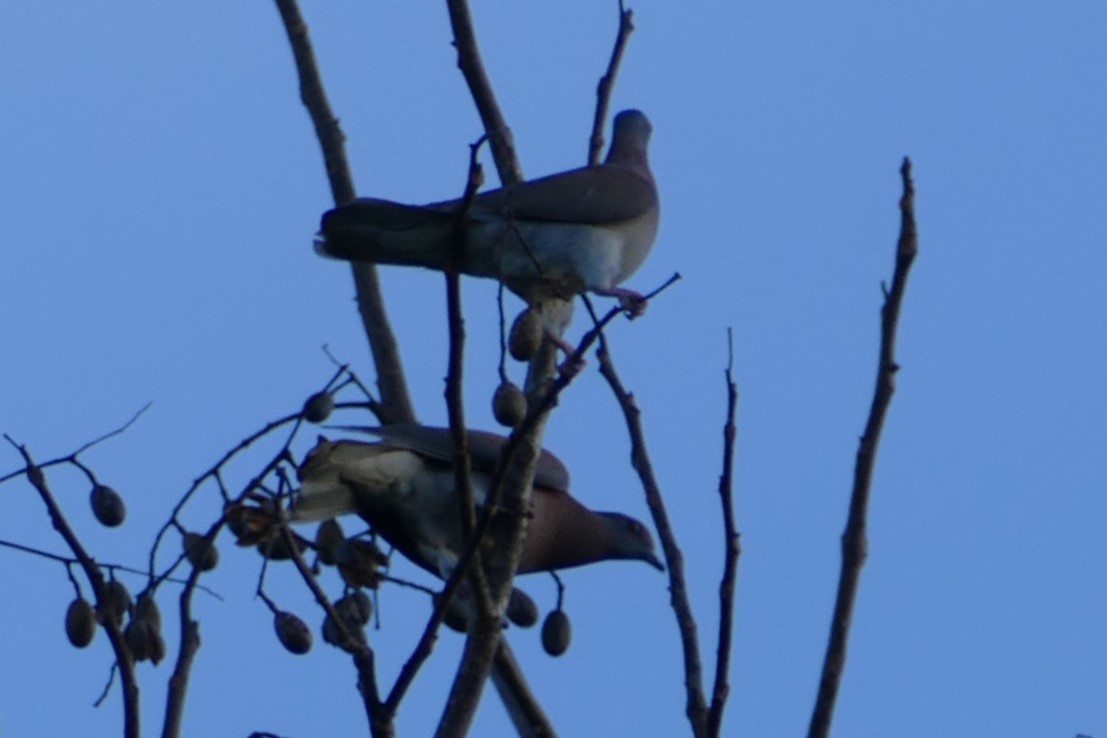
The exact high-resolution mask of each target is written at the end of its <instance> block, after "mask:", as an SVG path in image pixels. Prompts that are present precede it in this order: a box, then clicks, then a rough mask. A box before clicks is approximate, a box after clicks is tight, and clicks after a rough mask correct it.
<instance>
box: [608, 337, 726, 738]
mask: <svg viewBox="0 0 1107 738" xmlns="http://www.w3.org/2000/svg"><path fill="white" fill-rule="evenodd" d="M599 340H600V348H599V350H598V351H597V354H598V355H599V362H600V374H601V375H602V376H603V378H604V379H606V380H607V383H608V384H609V385H610V386H611V390H612V392H614V394H615V399H616V401H617V402H618V403H619V408H620V409H621V410H622V411H623V417H624V419H625V420H626V424H627V431H628V432H629V434H630V442H631V454H630V459H631V466H633V467H634V470H635V471H636V472H637V473H638V478H639V479H640V480H641V482H642V488H643V489H644V490H645V493H646V504H647V506H648V507H649V508H650V514H651V515H652V516H653V522H654V525H655V526H656V527H657V533H658V537H659V538H660V539H661V548H662V550H663V551H664V552H665V561H666V563H667V564H668V570H669V590H670V592H671V595H672V606H673V610H674V611H675V612H676V619H677V627H678V628H679V629H680V641H681V646H682V647H683V650H684V684H685V690H686V691H687V699H688V702H687V705H686V708H685V710H686V713H687V715H688V720H689V722H690V723H691V725H692V734H693V735H695V736H697V738H703V737H704V736H706V735H707V717H708V716H707V700H706V698H705V697H704V693H703V662H702V660H701V658H700V649H699V636H698V634H697V626H696V620H695V617H694V616H693V614H692V605H691V602H690V601H689V598H688V584H687V580H686V579H685V576H684V554H682V553H681V551H680V548H679V546H678V545H677V541H676V536H675V534H674V533H673V528H672V525H671V524H670V523H669V514H668V512H667V511H666V509H665V501H664V499H663V497H662V495H661V488H660V487H659V486H658V484H657V479H656V477H655V476H654V473H653V464H652V463H651V462H650V457H649V451H648V450H647V448H646V437H645V431H644V430H643V429H642V412H641V410H639V409H638V404H637V403H636V402H635V401H634V396H633V395H631V394H630V393H629V392H627V390H626V388H625V387H624V386H623V383H622V380H620V379H619V375H618V373H617V372H616V370H615V364H614V362H613V361H612V360H611V354H610V351H609V349H608V347H607V342H606V340H605V339H604V337H603V334H602V333H601V334H600V337H599Z"/></svg>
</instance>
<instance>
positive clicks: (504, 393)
mask: <svg viewBox="0 0 1107 738" xmlns="http://www.w3.org/2000/svg"><path fill="white" fill-rule="evenodd" d="M492 416H493V417H494V418H496V422H497V423H499V424H500V425H502V426H505V427H507V428H515V427H516V426H518V425H519V423H522V422H523V418H525V417H526V416H527V398H526V395H524V394H523V391H522V390H521V389H519V388H518V387H516V386H515V385H514V384H512V383H511V382H503V383H502V384H500V386H499V387H497V388H496V393H495V394H493V395H492Z"/></svg>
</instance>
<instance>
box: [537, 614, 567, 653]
mask: <svg viewBox="0 0 1107 738" xmlns="http://www.w3.org/2000/svg"><path fill="white" fill-rule="evenodd" d="M571 637H572V628H571V627H570V625H569V616H568V615H566V614H565V611H564V610H554V611H552V612H551V613H550V614H549V615H547V616H546V622H544V623H542V648H544V649H546V653H548V654H549V655H550V656H560V655H561V654H563V653H565V652H566V651H567V650H569V640H570V638H571Z"/></svg>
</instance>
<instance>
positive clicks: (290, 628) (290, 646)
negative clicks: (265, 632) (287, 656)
mask: <svg viewBox="0 0 1107 738" xmlns="http://www.w3.org/2000/svg"><path fill="white" fill-rule="evenodd" d="M273 628H274V629H275V630H276V631H277V638H278V639H279V640H280V642H281V645H282V646H284V647H285V649H286V650H287V651H288V652H290V653H294V654H297V655H301V654H305V653H307V652H308V651H310V650H311V631H310V630H308V627H307V625H305V624H304V621H303V620H300V618H298V617H296V616H295V615H293V614H292V613H290V612H278V613H277V615H276V617H274V619H273Z"/></svg>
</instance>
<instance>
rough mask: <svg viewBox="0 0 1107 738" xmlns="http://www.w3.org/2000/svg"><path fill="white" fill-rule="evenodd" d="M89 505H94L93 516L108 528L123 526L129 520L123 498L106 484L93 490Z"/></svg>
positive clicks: (99, 485)
mask: <svg viewBox="0 0 1107 738" xmlns="http://www.w3.org/2000/svg"><path fill="white" fill-rule="evenodd" d="M89 503H90V504H91V505H92V514H93V515H95V516H96V519H97V520H99V521H100V524H101V525H104V526H107V527H108V528H114V527H116V526H118V525H122V524H123V521H124V520H125V519H126V518H127V506H126V505H124V504H123V498H122V497H120V496H119V493H118V492H116V491H115V490H114V489H112V488H111V487H109V486H107V485H105V484H98V485H96V486H95V487H93V488H92V494H91V495H89Z"/></svg>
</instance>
